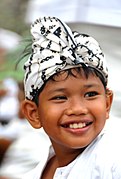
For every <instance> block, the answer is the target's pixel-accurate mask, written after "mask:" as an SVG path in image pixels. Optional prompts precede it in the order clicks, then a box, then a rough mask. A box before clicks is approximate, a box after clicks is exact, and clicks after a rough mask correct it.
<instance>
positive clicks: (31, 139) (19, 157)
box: [0, 128, 51, 179]
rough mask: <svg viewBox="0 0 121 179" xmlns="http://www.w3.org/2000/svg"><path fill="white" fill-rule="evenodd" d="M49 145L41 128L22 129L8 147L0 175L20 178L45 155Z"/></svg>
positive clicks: (13, 178)
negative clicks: (19, 134)
mask: <svg viewBox="0 0 121 179" xmlns="http://www.w3.org/2000/svg"><path fill="white" fill-rule="evenodd" d="M50 146H51V143H50V140H49V138H48V136H47V135H46V134H45V132H44V131H43V129H42V128H41V129H33V130H31V131H30V130H29V131H28V130H27V131H24V132H23V133H22V134H21V136H19V138H18V139H17V140H15V142H13V143H12V144H11V145H10V147H9V148H8V150H7V152H6V154H5V156H4V160H3V162H2V165H1V167H0V177H1V176H4V177H7V178H9V179H18V178H21V175H23V174H24V173H26V172H28V171H30V170H31V169H33V168H34V167H36V165H37V164H38V163H39V162H40V161H41V160H42V159H43V156H46V155H47V153H48V151H49V148H50Z"/></svg>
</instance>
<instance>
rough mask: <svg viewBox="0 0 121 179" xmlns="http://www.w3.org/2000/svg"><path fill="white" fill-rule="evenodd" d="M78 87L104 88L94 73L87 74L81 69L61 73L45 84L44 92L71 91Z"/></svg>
mask: <svg viewBox="0 0 121 179" xmlns="http://www.w3.org/2000/svg"><path fill="white" fill-rule="evenodd" d="M74 85H76V86H77V89H78V87H79V88H80V87H82V86H83V87H84V88H87V87H92V86H95V87H97V86H98V87H99V86H103V84H102V82H101V80H100V78H99V77H98V76H97V75H96V74H95V73H94V71H89V72H88V73H85V71H84V70H83V69H82V68H81V69H70V70H66V71H61V72H59V73H58V74H56V75H54V76H53V77H52V78H50V79H49V80H48V81H47V83H46V84H45V86H44V88H43V90H44V91H45V90H47V91H51V90H52V91H53V90H54V89H59V88H61V89H62V88H63V89H64V88H65V89H69V88H70V89H71V90H72V88H75V86H74Z"/></svg>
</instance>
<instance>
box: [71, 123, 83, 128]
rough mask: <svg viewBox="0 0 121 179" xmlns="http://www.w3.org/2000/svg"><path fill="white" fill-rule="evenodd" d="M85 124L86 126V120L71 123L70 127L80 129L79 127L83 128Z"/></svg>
mask: <svg viewBox="0 0 121 179" xmlns="http://www.w3.org/2000/svg"><path fill="white" fill-rule="evenodd" d="M85 126H86V123H84V122H80V123H74V124H69V128H71V129H79V128H83V127H85Z"/></svg>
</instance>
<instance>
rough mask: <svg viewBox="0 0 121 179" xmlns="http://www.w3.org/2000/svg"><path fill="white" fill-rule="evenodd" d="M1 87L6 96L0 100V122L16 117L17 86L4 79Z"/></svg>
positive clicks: (9, 79) (12, 81)
mask: <svg viewBox="0 0 121 179" xmlns="http://www.w3.org/2000/svg"><path fill="white" fill-rule="evenodd" d="M3 86H4V88H5V89H6V90H7V94H6V95H5V96H4V97H2V98H1V99H0V120H7V121H9V120H11V119H13V118H15V117H16V116H17V115H18V106H19V105H18V99H17V95H18V84H17V82H16V81H15V80H14V79H12V78H6V79H4V81H3Z"/></svg>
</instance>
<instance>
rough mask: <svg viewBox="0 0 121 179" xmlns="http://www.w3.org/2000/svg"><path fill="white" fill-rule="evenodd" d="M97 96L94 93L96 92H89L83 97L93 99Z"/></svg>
mask: <svg viewBox="0 0 121 179" xmlns="http://www.w3.org/2000/svg"><path fill="white" fill-rule="evenodd" d="M97 95H98V92H96V91H90V92H88V93H86V94H85V97H95V96H97Z"/></svg>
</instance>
